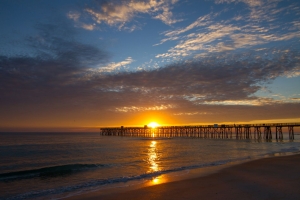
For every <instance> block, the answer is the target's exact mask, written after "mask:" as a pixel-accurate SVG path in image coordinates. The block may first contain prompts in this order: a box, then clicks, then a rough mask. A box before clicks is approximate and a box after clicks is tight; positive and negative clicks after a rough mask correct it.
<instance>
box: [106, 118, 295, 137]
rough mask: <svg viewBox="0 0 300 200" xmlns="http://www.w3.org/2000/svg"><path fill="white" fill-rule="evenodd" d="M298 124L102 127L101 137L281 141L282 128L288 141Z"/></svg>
mask: <svg viewBox="0 0 300 200" xmlns="http://www.w3.org/2000/svg"><path fill="white" fill-rule="evenodd" d="M299 126H300V123H298V122H297V123H265V124H264V123H262V124H213V125H189V126H158V127H156V128H151V127H148V126H146V125H145V126H144V127H123V126H121V127H104V128H100V134H101V135H107V136H135V137H199V138H237V139H244V138H245V139H250V138H254V139H262V138H263V139H267V140H268V139H272V129H275V138H276V139H280V140H282V139H283V132H282V129H283V128H287V129H288V133H289V139H290V140H293V139H294V127H299Z"/></svg>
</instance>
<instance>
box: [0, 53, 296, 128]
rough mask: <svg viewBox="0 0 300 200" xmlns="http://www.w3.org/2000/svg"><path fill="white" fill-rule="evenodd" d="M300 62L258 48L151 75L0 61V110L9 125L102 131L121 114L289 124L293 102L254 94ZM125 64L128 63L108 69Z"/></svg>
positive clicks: (69, 63)
mask: <svg viewBox="0 0 300 200" xmlns="http://www.w3.org/2000/svg"><path fill="white" fill-rule="evenodd" d="M74 55H77V54H74ZM102 59H106V58H105V57H103V58H102ZM299 59H300V52H299V51H296V50H290V51H284V50H278V49H265V50H263V49H262V50H260V51H250V52H244V53H242V54H235V55H233V54H224V53H220V54H214V55H211V56H210V57H209V56H208V57H206V58H201V59H200V60H186V61H182V62H179V63H173V64H170V65H168V66H165V67H160V68H157V69H155V70H150V71H136V72H118V73H103V72H99V71H93V69H97V68H91V67H86V65H85V64H84V62H78V60H80V59H78V58H76V59H73V60H69V59H67V60H65V59H62V58H61V57H56V56H54V57H38V56H36V57H26V56H23V57H17V56H16V57H5V56H1V57H0V92H1V98H0V108H1V110H2V111H3V112H5V113H8V114H7V116H8V115H9V116H10V119H12V118H11V117H13V116H11V114H10V113H14V115H16V116H18V117H17V118H16V119H19V116H23V117H24V118H26V117H25V116H27V117H28V116H29V115H30V116H31V115H32V116H34V117H32V118H31V119H35V120H37V121H39V120H40V119H48V117H49V116H51V120H54V119H56V118H55V116H57V117H58V115H59V118H60V119H61V118H65V119H70V118H71V119H72V118H74V117H76V118H78V119H81V120H84V119H85V118H86V117H88V119H91V118H93V119H100V118H101V119H102V120H103V123H108V124H109V123H111V120H113V121H116V120H117V118H118V116H120V117H123V120H124V117H125V116H124V115H123V114H125V113H126V114H127V117H128V116H130V115H133V114H134V115H138V113H148V112H161V113H165V114H166V115H167V114H168V115H171V116H173V117H183V116H184V117H185V118H183V121H182V122H181V123H185V121H184V119H189V120H190V121H189V123H190V122H193V120H196V121H197V120H198V121H199V119H200V118H199V117H201V116H205V117H206V118H205V119H203V120H204V121H206V120H212V121H216V120H213V119H216V117H217V116H220V117H221V118H222V116H227V115H228V113H229V112H230V113H231V114H232V115H231V116H230V119H232V120H234V119H236V120H240V119H242V118H241V116H243V114H244V113H245V112H248V113H252V114H249V115H247V116H244V117H243V119H251V117H249V116H250V115H252V116H255V119H258V118H260V116H257V113H260V112H259V109H257V108H255V107H263V109H269V110H271V111H270V112H263V113H262V114H259V115H261V116H262V117H266V116H268V117H271V116H272V115H271V113H273V114H274V112H275V110H276V112H277V113H281V115H280V116H281V117H283V116H289V117H291V116H292V117H295V116H297V113H298V112H297V113H296V112H295V111H296V110H299V109H298V108H299V105H300V104H299V101H297V100H294V99H286V100H284V101H283V100H280V101H278V100H276V99H272V98H260V97H257V96H255V93H256V92H257V91H259V90H260V89H261V88H262V87H263V84H264V83H268V82H270V81H272V80H273V79H275V78H276V77H279V76H283V75H285V74H288V73H290V72H292V71H294V70H297V69H298V68H297V67H298V66H299V64H300V60H299ZM131 61H132V59H131V58H127V59H126V60H124V61H122V62H120V63H114V66H121V65H122V64H121V63H123V64H128V63H130V62H131ZM111 66H113V64H112V65H111ZM291 102H293V103H291ZM245 106H246V107H245ZM247 106H248V107H250V108H251V109H250V108H249V109H248V108H247ZM272 106H273V107H274V108H273V107H272ZM232 110H234V111H232ZM197 117H198V118H197ZM125 118H126V117H125ZM272 118H274V117H272ZM201 119H202V118H201ZM3 120H4V121H3ZM3 120H2V121H3V123H4V122H6V121H5V119H3ZM23 120H24V119H23ZM118 120H121V121H122V119H121V118H120V119H119V118H118ZM224 120H225V118H224ZM227 120H228V118H227ZM25 121H26V120H25ZM121 121H120V123H121ZM31 123H33V122H31ZM7 124H10V122H7Z"/></svg>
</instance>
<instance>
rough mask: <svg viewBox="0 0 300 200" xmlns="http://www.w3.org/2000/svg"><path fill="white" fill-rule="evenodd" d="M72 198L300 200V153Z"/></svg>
mask: <svg viewBox="0 0 300 200" xmlns="http://www.w3.org/2000/svg"><path fill="white" fill-rule="evenodd" d="M68 199H70V200H78V199H90V200H94V199H95V200H96V199H104V200H119V199H120V200H121V199H122V200H134V199H143V200H148V199H149V200H150V199H155V200H157V199H159V200H160V199H161V200H168V199H195V200H196V199H256V200H257V199H300V154H297V155H291V156H280V157H271V158H264V159H259V160H254V161H249V162H246V163H242V164H238V165H234V166H231V167H228V168H225V169H222V170H220V171H218V172H216V173H214V174H210V175H207V176H204V177H198V178H192V179H186V180H181V181H175V182H167V183H163V184H159V185H153V186H149V187H143V188H139V189H135V190H128V189H127V190H126V191H122V190H117V191H116V192H112V193H111V192H110V193H103V191H101V190H100V191H96V192H90V193H86V194H81V195H78V196H73V197H70V198H68Z"/></svg>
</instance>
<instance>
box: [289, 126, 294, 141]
mask: <svg viewBox="0 0 300 200" xmlns="http://www.w3.org/2000/svg"><path fill="white" fill-rule="evenodd" d="M288 129H289V139H290V140H294V127H293V126H288Z"/></svg>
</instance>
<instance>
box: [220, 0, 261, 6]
mask: <svg viewBox="0 0 300 200" xmlns="http://www.w3.org/2000/svg"><path fill="white" fill-rule="evenodd" d="M240 2H242V3H245V4H247V5H248V6H250V7H257V6H261V5H263V2H264V1H263V0H215V3H217V4H222V3H240Z"/></svg>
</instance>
